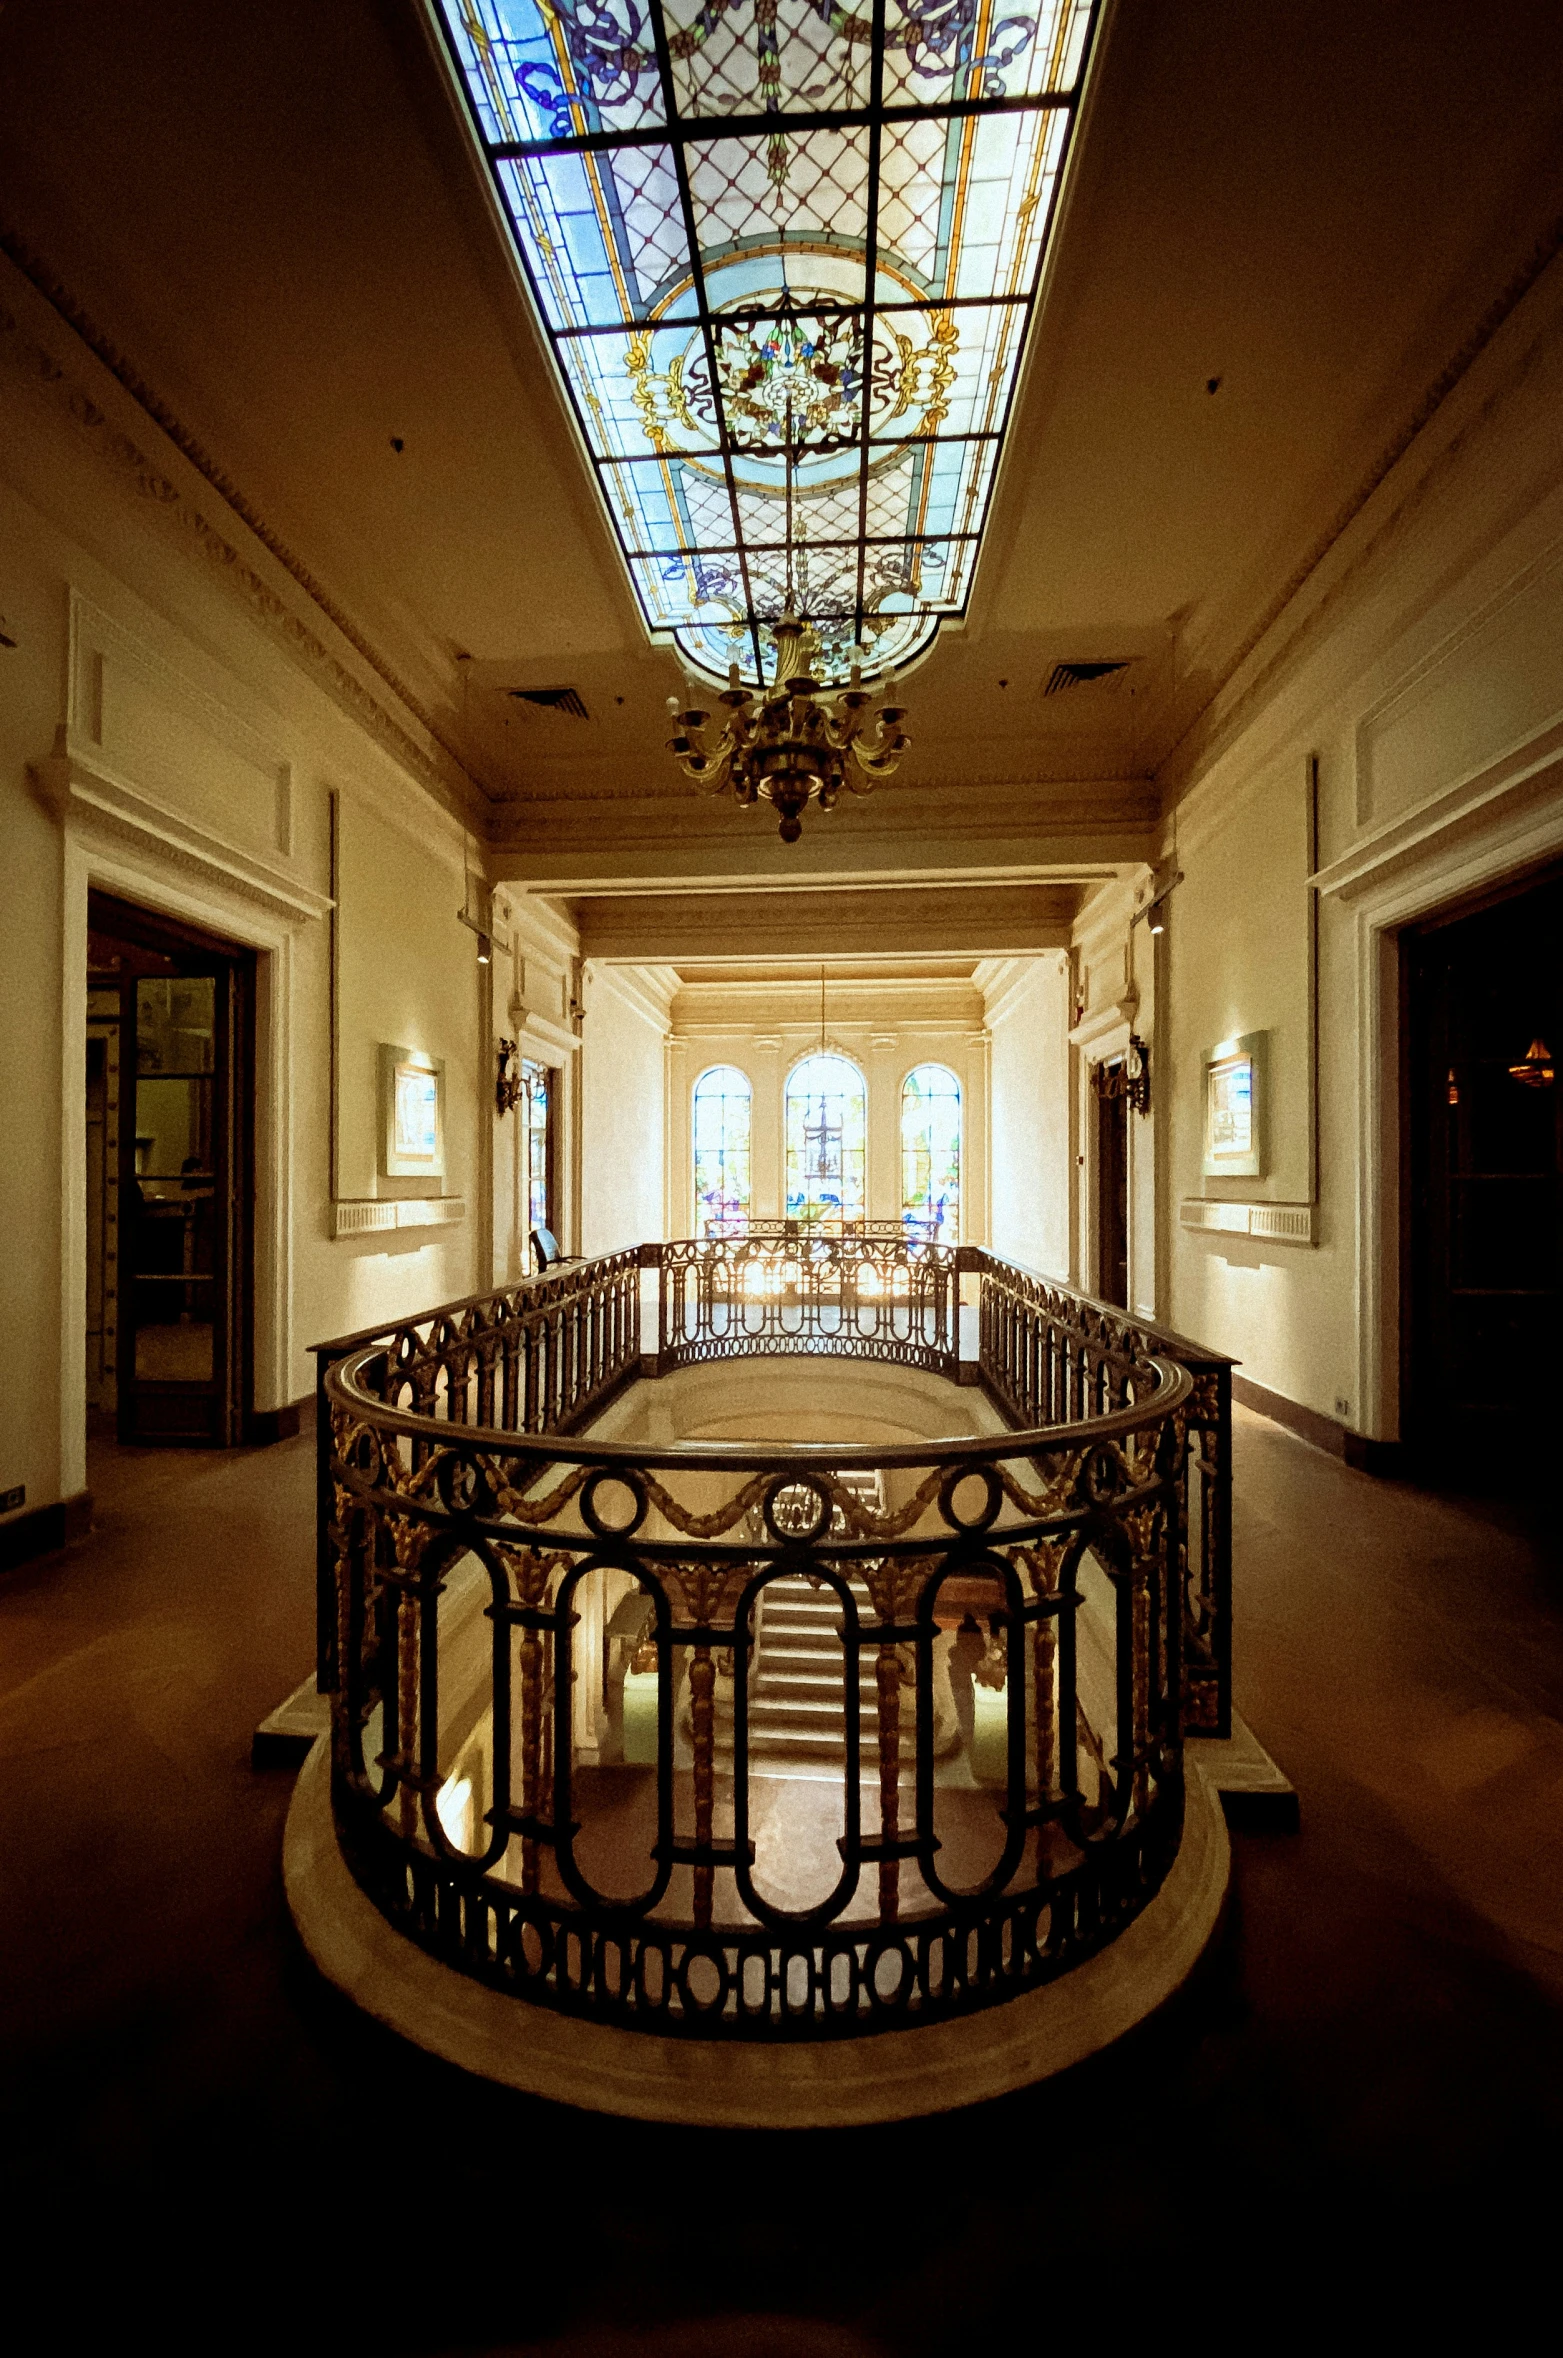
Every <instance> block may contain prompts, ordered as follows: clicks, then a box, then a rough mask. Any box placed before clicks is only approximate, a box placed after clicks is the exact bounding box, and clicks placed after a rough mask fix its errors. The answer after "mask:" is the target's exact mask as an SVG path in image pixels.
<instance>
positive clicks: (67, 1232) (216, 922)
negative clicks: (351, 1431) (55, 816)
mask: <svg viewBox="0 0 1563 2358" xmlns="http://www.w3.org/2000/svg"><path fill="white" fill-rule="evenodd" d="M192 871H193V872H192ZM226 881H227V880H226V879H224V880H223V882H218V881H217V879H216V878H215V877H214V878H211V879H208V878H206V877H203V876H202V875H201V873H200V870H199V868H198V867H196V864H195V863H194V862H191V863H189V865H188V866H181V867H178V868H176V867H175V865H174V862H173V860H172V859H170V860H168V861H167V862H166V863H165V862H164V861H162V860H159V859H158V858H157V857H156V855H155V854H153V855H152V856H150V857H148V856H146V855H145V854H143V853H142V851H141V847H140V846H139V844H133V845H132V844H126V843H124V842H116V841H114V840H113V839H112V837H110V836H107V834H106V833H105V836H101V837H100V836H98V835H97V834H96V833H95V832H89V831H88V829H86V828H83V827H79V826H78V825H77V824H76V823H74V822H73V821H68V823H67V826H66V831H65V843H64V857H63V862H62V875H61V925H60V941H61V972H60V993H61V999H60V1003H61V1009H62V1023H61V1048H62V1057H61V1076H60V1079H61V1121H60V1144H61V1165H62V1168H61V1192H60V1203H61V1253H60V1477H61V1479H60V1488H61V1494H62V1496H64V1497H66V1498H71V1497H74V1496H76V1495H77V1494H78V1493H79V1492H81V1491H84V1490H85V1488H86V1486H87V1186H86V1155H87V1136H86V1125H87V1115H86V1093H85V1090H84V1089H83V1086H82V1076H83V1073H84V1072H85V1069H86V1055H87V895H88V892H89V890H94V891H100V892H106V893H111V894H112V895H113V896H114V897H115V898H116V899H118V900H124V901H131V902H133V903H135V904H136V905H137V906H138V907H141V908H144V909H145V910H146V911H147V914H148V916H149V917H151V918H153V919H154V920H155V919H156V918H158V917H160V916H161V917H165V918H171V919H172V920H174V922H175V923H179V922H181V921H183V922H185V923H188V924H190V925H194V926H198V927H200V928H201V929H202V930H203V931H205V932H208V933H213V934H216V935H218V936H219V937H220V938H224V939H226V940H229V941H231V942H233V943H235V944H236V945H237V946H239V947H240V948H243V949H246V950H252V951H253V952H254V953H255V1046H254V1064H253V1075H254V1106H253V1115H252V1121H253V1141H254V1144H253V1164H254V1186H255V1192H254V1199H253V1219H252V1226H251V1251H252V1256H253V1258H252V1271H253V1282H252V1289H251V1303H252V1309H251V1345H250V1350H251V1367H252V1371H253V1373H252V1377H251V1397H250V1399H249V1401H248V1402H247V1403H246V1404H245V1422H246V1424H251V1423H252V1422H254V1423H258V1424H259V1425H260V1427H261V1430H262V1432H264V1429H265V1422H266V1419H267V1418H268V1416H272V1417H274V1416H275V1412H277V1411H278V1410H282V1409H285V1408H287V1407H288V1406H289V1405H290V1402H291V1398H292V1389H293V1386H292V1363H293V1319H292V1292H293V1285H292V1277H293V1271H292V1234H293V1167H292V1164H293V1156H292V1136H293V1119H292V1102H291V1070H292V1066H291V1027H292V1007H293V995H294V971H293V969H294V937H295V934H296V931H297V927H298V924H299V922H300V921H301V919H303V918H304V917H305V916H306V915H314V914H316V912H314V911H308V912H306V911H304V910H299V912H298V914H297V915H294V914H292V912H289V913H288V914H287V915H284V914H282V913H281V911H275V910H274V911H268V910H267V909H266V908H265V907H264V906H263V905H261V904H259V903H258V902H257V901H255V900H252V899H249V898H247V897H241V895H240V894H239V893H238V892H234V891H231V890H228V889H225V885H226Z"/></svg>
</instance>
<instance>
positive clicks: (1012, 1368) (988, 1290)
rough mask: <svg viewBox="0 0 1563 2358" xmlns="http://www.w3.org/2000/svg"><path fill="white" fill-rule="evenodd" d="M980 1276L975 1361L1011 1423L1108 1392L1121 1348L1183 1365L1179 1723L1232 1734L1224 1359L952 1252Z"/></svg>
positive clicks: (988, 1258) (1066, 1292) (988, 1257)
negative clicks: (1188, 1388) (1186, 1389)
mask: <svg viewBox="0 0 1563 2358" xmlns="http://www.w3.org/2000/svg"><path fill="white" fill-rule="evenodd" d="M961 1267H962V1269H963V1270H967V1271H975V1272H977V1273H978V1274H979V1275H980V1277H981V1281H982V1283H981V1291H980V1295H979V1302H978V1335H979V1342H978V1367H979V1369H980V1372H981V1376H982V1381H983V1383H984V1385H985V1386H986V1387H987V1390H988V1391H989V1393H990V1395H991V1396H992V1397H993V1399H994V1400H995V1401H997V1403H998V1404H999V1406H1000V1407H1001V1408H1002V1409H1003V1410H1004V1413H1005V1414H1006V1415H1007V1416H1010V1417H1012V1418H1013V1419H1014V1420H1015V1422H1016V1423H1017V1424H1033V1423H1034V1424H1061V1423H1069V1422H1071V1421H1073V1420H1074V1419H1076V1418H1078V1417H1082V1416H1091V1415H1095V1414H1097V1413H1098V1412H1099V1408H1100V1406H1101V1405H1102V1404H1103V1403H1106V1402H1109V1401H1111V1400H1113V1399H1115V1398H1116V1396H1117V1395H1116V1389H1115V1387H1116V1383H1117V1380H1118V1379H1117V1377H1116V1374H1115V1372H1114V1371H1115V1369H1116V1367H1117V1366H1118V1364H1119V1362H1120V1361H1121V1360H1122V1358H1123V1356H1124V1354H1125V1353H1126V1352H1127V1353H1130V1354H1138V1355H1143V1354H1146V1353H1149V1352H1155V1353H1157V1354H1159V1355H1160V1356H1161V1357H1162V1358H1164V1359H1171V1360H1174V1361H1175V1362H1176V1363H1177V1364H1178V1365H1179V1366H1180V1367H1186V1368H1187V1369H1188V1371H1189V1374H1190V1376H1191V1377H1192V1378H1193V1383H1194V1391H1193V1396H1192V1398H1191V1400H1190V1403H1189V1408H1188V1427H1189V1435H1190V1443H1191V1455H1190V1463H1189V1468H1188V1478H1187V1482H1186V1487H1185V1504H1186V1513H1185V1519H1184V1538H1183V1561H1182V1569H1181V1587H1182V1592H1183V1724H1184V1727H1185V1728H1186V1729H1187V1730H1189V1731H1190V1732H1194V1733H1198V1734H1200V1735H1205V1736H1230V1734H1231V1733H1232V1362H1231V1360H1230V1359H1228V1358H1226V1357H1225V1356H1224V1355H1223V1354H1222V1353H1221V1352H1219V1351H1208V1350H1206V1349H1205V1348H1204V1346H1203V1345H1202V1344H1199V1343H1193V1342H1190V1340H1189V1338H1188V1337H1187V1336H1186V1335H1180V1334H1175V1333H1174V1332H1173V1331H1172V1330H1171V1328H1169V1327H1161V1326H1153V1325H1150V1324H1148V1323H1147V1322H1146V1321H1144V1320H1143V1319H1133V1320H1131V1319H1129V1318H1127V1317H1126V1316H1125V1314H1124V1313H1123V1312H1122V1311H1121V1310H1114V1309H1112V1308H1110V1307H1109V1306H1108V1305H1107V1304H1106V1303H1104V1302H1094V1301H1092V1300H1090V1299H1089V1298H1088V1297H1087V1296H1085V1295H1083V1294H1077V1293H1076V1292H1075V1291H1074V1289H1073V1288H1072V1287H1070V1286H1066V1285H1060V1284H1059V1283H1058V1282H1057V1281H1056V1280H1055V1279H1053V1278H1048V1277H1041V1276H1038V1275H1037V1274H1036V1272H1035V1271H1032V1270H1026V1269H1020V1268H1017V1267H1016V1266H1015V1264H1014V1263H1013V1262H1009V1261H1003V1260H1000V1259H999V1258H998V1256H997V1255H996V1254H993V1253H988V1252H984V1251H983V1250H981V1249H980V1248H978V1247H971V1246H968V1247H966V1248H965V1249H964V1250H963V1251H962V1253H961Z"/></svg>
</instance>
